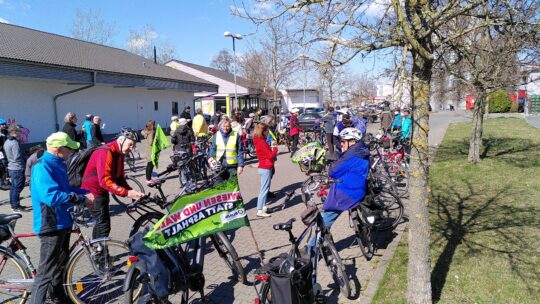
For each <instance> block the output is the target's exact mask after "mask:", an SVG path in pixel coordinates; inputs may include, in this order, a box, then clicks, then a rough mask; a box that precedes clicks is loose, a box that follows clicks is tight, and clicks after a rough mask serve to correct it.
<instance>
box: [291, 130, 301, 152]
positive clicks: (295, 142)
mask: <svg viewBox="0 0 540 304" xmlns="http://www.w3.org/2000/svg"><path fill="white" fill-rule="evenodd" d="M299 137H300V134H299V133H298V134H294V135H293V136H292V148H291V157H292V156H293V154H294V152H296V150H298V139H299Z"/></svg>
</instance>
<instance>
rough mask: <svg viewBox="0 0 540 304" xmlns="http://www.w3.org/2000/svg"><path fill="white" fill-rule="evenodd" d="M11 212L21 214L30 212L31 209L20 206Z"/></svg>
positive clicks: (13, 208)
mask: <svg viewBox="0 0 540 304" xmlns="http://www.w3.org/2000/svg"><path fill="white" fill-rule="evenodd" d="M11 211H13V213H21V212H29V211H30V209H29V208H28V207H26V206H21V205H19V206H17V207H12V208H11Z"/></svg>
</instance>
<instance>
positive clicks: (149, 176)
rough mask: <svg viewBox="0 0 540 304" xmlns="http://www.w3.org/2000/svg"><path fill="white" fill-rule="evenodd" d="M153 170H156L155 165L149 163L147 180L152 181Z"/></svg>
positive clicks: (147, 164)
mask: <svg viewBox="0 0 540 304" xmlns="http://www.w3.org/2000/svg"><path fill="white" fill-rule="evenodd" d="M152 170H154V164H152V162H151V161H149V162H147V163H146V180H151V179H152Z"/></svg>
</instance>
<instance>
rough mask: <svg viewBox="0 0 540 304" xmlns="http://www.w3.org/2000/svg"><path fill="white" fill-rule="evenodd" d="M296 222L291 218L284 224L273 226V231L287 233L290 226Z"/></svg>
mask: <svg viewBox="0 0 540 304" xmlns="http://www.w3.org/2000/svg"><path fill="white" fill-rule="evenodd" d="M295 221H296V219H295V218H294V217H293V218H291V219H290V220H288V221H287V222H286V223H279V224H274V230H285V231H289V230H291V229H292V224H293V223H294V222H295Z"/></svg>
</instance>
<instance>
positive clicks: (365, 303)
mask: <svg viewBox="0 0 540 304" xmlns="http://www.w3.org/2000/svg"><path fill="white" fill-rule="evenodd" d="M407 226H408V224H407V223H404V224H403V225H399V226H398V227H397V228H396V229H395V230H394V231H395V232H397V234H398V235H397V236H396V238H395V239H394V240H393V241H392V243H390V245H388V248H387V249H386V251H385V254H384V255H383V256H382V257H381V261H380V262H379V265H378V266H377V269H375V272H374V273H373V276H372V277H371V279H370V280H369V283H368V286H367V288H366V291H365V295H363V296H360V297H359V298H358V302H359V303H362V304H369V303H371V300H373V297H374V296H375V293H376V292H377V289H378V288H379V284H380V282H381V280H382V279H383V277H384V274H385V273H386V268H388V264H390V261H392V259H393V258H394V253H395V252H396V249H397V247H398V245H399V242H400V241H401V236H402V235H403V232H404V231H405V228H407Z"/></svg>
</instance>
